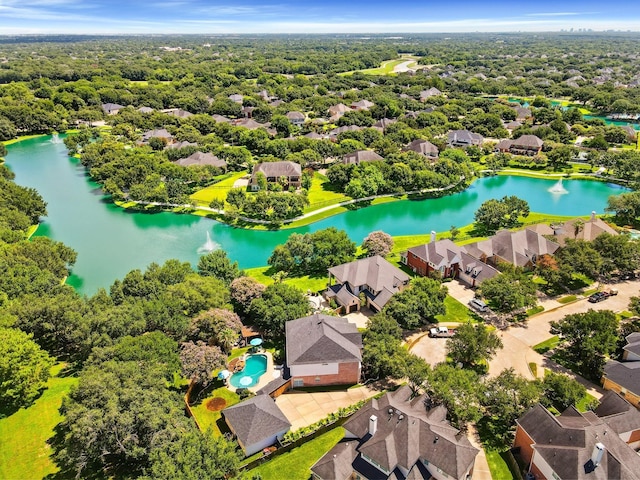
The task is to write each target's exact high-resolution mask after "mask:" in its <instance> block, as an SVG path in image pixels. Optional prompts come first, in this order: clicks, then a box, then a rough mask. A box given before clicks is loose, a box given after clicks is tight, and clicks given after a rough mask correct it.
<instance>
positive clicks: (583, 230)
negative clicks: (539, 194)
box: [529, 212, 618, 245]
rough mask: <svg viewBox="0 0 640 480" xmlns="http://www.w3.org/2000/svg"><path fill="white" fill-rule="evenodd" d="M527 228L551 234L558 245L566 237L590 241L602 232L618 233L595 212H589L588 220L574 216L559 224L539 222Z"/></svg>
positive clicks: (562, 243) (542, 233)
mask: <svg viewBox="0 0 640 480" xmlns="http://www.w3.org/2000/svg"><path fill="white" fill-rule="evenodd" d="M529 228H530V229H532V230H535V231H536V232H538V233H539V234H540V235H546V236H551V235H553V240H554V241H555V242H556V243H559V244H560V245H564V242H565V241H566V240H567V239H568V238H570V239H574V240H585V241H587V242H592V241H593V240H594V239H595V238H596V237H598V236H599V235H602V234H603V233H608V234H609V235H618V232H616V231H615V230H614V229H613V228H611V227H610V226H609V225H608V224H607V223H606V222H605V221H604V220H602V219H600V218H598V217H596V212H591V217H590V218H589V220H582V219H581V218H574V219H572V220H567V221H566V222H564V223H561V224H554V225H546V224H543V223H541V224H538V225H534V226H532V227H529Z"/></svg>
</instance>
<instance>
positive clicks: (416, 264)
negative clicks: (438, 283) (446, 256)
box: [407, 252, 457, 278]
mask: <svg viewBox="0 0 640 480" xmlns="http://www.w3.org/2000/svg"><path fill="white" fill-rule="evenodd" d="M407 266H408V267H409V268H411V269H412V270H413V271H414V272H415V273H417V274H418V275H422V276H423V277H426V276H427V275H429V273H431V272H433V271H434V269H433V267H431V266H430V265H429V264H428V263H427V262H426V261H424V260H423V259H421V258H420V257H417V256H415V255H414V254H413V253H411V252H407ZM456 266H457V264H454V265H451V266H450V267H445V269H444V272H442V277H443V278H449V277H452V278H455V274H456Z"/></svg>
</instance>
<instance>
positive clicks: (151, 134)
mask: <svg viewBox="0 0 640 480" xmlns="http://www.w3.org/2000/svg"><path fill="white" fill-rule="evenodd" d="M151 138H166V139H169V140H170V139H172V138H173V135H171V134H170V133H169V132H168V131H167V129H166V128H160V129H157V130H149V131H148V132H144V133H143V134H142V140H143V141H147V140H149V139H151Z"/></svg>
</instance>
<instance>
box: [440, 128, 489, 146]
mask: <svg viewBox="0 0 640 480" xmlns="http://www.w3.org/2000/svg"><path fill="white" fill-rule="evenodd" d="M447 141H448V143H449V144H456V143H462V144H468V145H480V144H481V143H482V142H483V141H484V137H483V136H482V135H480V134H479V133H473V132H470V131H469V130H453V131H451V132H449V133H448V134H447Z"/></svg>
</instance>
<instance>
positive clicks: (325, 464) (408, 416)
mask: <svg viewBox="0 0 640 480" xmlns="http://www.w3.org/2000/svg"><path fill="white" fill-rule="evenodd" d="M435 410H437V411H436V412H434V413H436V415H433V416H432V415H431V412H430V411H427V408H426V406H425V397H424V396H422V397H417V398H413V399H412V398H411V390H410V389H409V387H407V386H403V387H400V388H399V389H398V390H396V391H395V392H392V393H387V394H385V395H383V396H382V397H380V398H379V399H377V400H376V399H374V400H371V401H370V402H369V403H367V404H366V405H365V406H364V407H363V408H361V409H360V410H359V411H358V412H356V413H355V414H354V415H353V416H352V417H351V418H350V419H349V420H347V421H346V422H345V424H344V425H343V426H344V428H345V429H346V430H347V431H348V432H350V433H351V434H353V435H355V436H356V437H357V438H358V439H359V440H353V441H351V440H349V441H348V442H344V443H341V444H338V445H339V446H336V447H334V449H332V450H330V451H329V452H328V453H327V454H326V455H325V456H324V457H323V458H321V459H320V460H319V461H318V462H317V463H316V464H315V465H314V466H313V467H312V471H313V472H314V473H316V474H318V475H319V476H320V477H321V478H323V479H329V478H346V477H344V476H343V477H331V476H325V475H326V474H327V473H331V472H336V473H337V472H340V473H342V472H344V471H348V470H349V467H351V471H353V470H354V469H355V470H356V471H357V470H358V469H359V468H360V466H359V465H358V459H359V457H358V453H361V454H363V455H366V456H367V457H369V458H371V459H372V460H374V461H375V462H377V463H378V464H379V465H381V466H382V467H383V468H385V469H386V470H387V471H389V472H392V473H391V474H390V475H384V474H383V473H382V472H381V471H377V472H375V471H374V472H372V473H373V474H374V476H371V473H370V474H369V475H367V478H402V477H398V471H397V470H396V469H397V468H398V467H402V468H404V469H406V470H409V471H410V472H413V473H411V477H410V478H415V479H419V478H428V477H426V472H425V471H424V470H423V469H420V468H419V467H418V469H417V470H416V469H415V466H416V464H417V463H419V460H420V459H425V460H428V461H429V463H430V464H433V465H434V466H435V467H437V468H439V469H440V470H442V471H443V472H445V473H446V474H447V475H450V476H452V477H453V478H461V477H462V476H463V474H465V473H466V472H467V471H468V470H469V468H470V467H471V465H472V464H473V462H474V461H475V457H476V455H477V454H478V450H477V449H475V448H474V447H473V446H472V445H471V443H470V442H469V440H468V439H467V438H466V437H465V436H464V435H461V434H460V433H459V431H458V430H456V429H455V428H453V427H452V426H451V425H450V424H448V423H447V422H446V421H445V420H443V419H442V416H441V409H435ZM390 411H391V412H392V413H391V414H389V412H390ZM372 415H375V416H376V417H377V430H376V432H375V433H374V434H373V435H369V434H368V428H369V418H370V417H371V416H372ZM347 443H348V444H349V445H347ZM353 444H357V447H355V448H354V447H353ZM334 455H335V457H334ZM332 463H335V465H332ZM362 465H363V466H366V467H367V468H369V466H370V464H366V463H363V464H362ZM317 467H319V468H317ZM414 470H415V471H414ZM363 473H364V472H363ZM323 474H324V475H323ZM394 475H395V477H394Z"/></svg>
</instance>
